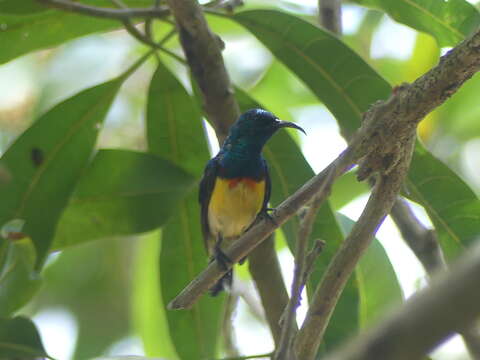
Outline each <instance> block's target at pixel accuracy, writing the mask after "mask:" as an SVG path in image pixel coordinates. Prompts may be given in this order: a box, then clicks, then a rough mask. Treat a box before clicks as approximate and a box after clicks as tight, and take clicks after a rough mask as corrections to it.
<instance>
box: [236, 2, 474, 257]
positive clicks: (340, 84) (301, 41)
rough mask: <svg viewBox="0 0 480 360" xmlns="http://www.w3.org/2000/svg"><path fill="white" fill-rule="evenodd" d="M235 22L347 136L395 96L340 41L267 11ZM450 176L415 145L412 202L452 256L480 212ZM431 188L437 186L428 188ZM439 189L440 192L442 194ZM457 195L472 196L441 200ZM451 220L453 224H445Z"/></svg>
mask: <svg viewBox="0 0 480 360" xmlns="http://www.w3.org/2000/svg"><path fill="white" fill-rule="evenodd" d="M233 19H234V20H236V21H238V22H240V23H241V24H243V25H244V26H245V27H247V28H248V29H249V30H250V31H252V33H253V34H254V35H255V36H256V37H257V38H258V39H259V40H260V41H262V42H263V43H264V44H265V45H266V46H267V47H268V48H269V49H270V51H272V53H273V54H274V55H275V56H276V57H277V58H278V59H279V60H280V61H282V62H283V63H284V64H286V65H287V66H288V67H289V68H290V70H292V71H293V72H294V73H295V74H296V75H297V76H298V77H299V78H300V79H301V80H303V81H304V82H305V84H306V85H307V86H308V87H309V88H310V89H311V90H312V91H313V93H314V94H315V95H317V97H318V98H319V99H320V100H322V101H323V102H324V104H325V105H326V106H327V107H328V109H329V110H330V111H331V112H332V113H333V114H334V115H335V116H336V118H337V121H338V122H339V124H340V127H341V128H342V130H343V132H344V133H346V134H351V133H352V132H353V131H354V130H355V129H356V128H358V126H359V125H360V123H361V117H362V113H363V112H365V111H366V110H367V109H368V107H369V105H370V104H371V103H373V102H374V101H376V100H380V99H385V98H387V97H388V96H389V94H390V92H391V87H390V85H389V84H388V83H387V82H386V81H385V80H384V79H383V78H382V77H381V76H380V75H378V74H377V73H376V72H375V71H374V70H373V69H371V68H370V67H369V66H368V65H367V64H366V63H365V62H364V61H363V60H362V59H361V58H360V57H359V56H358V55H356V54H355V53H354V52H353V51H352V50H351V49H349V48H348V47H347V46H346V45H344V44H343V43H342V42H341V40H339V39H337V38H335V37H333V36H331V35H329V34H328V33H326V32H325V31H324V30H322V29H320V28H317V27H316V26H314V25H312V24H310V23H307V22H305V21H303V20H301V19H299V18H296V17H294V16H292V15H288V14H285V13H281V12H277V11H268V10H258V11H246V12H243V13H239V14H236V15H235V16H233ZM324 54H329V56H325V55H324ZM346 78H348V79H352V80H350V81H348V80H346ZM357 83H358V84H357ZM354 84H357V85H358V87H357V86H353V85H354ZM359 91H360V92H362V93H363V95H361V94H359V93H358V92H359ZM329 92H330V93H329ZM447 170H448V169H447V168H446V167H445V165H443V164H442V163H441V162H440V161H439V160H437V159H435V158H434V157H433V156H432V155H431V154H429V153H428V151H427V150H426V149H424V148H423V146H422V145H421V144H420V143H417V145H416V149H415V153H414V156H413V159H412V167H411V171H410V172H409V175H408V181H407V184H408V188H409V190H410V192H411V194H412V197H413V198H414V200H415V201H417V202H418V203H419V204H421V205H422V206H424V207H425V209H426V210H427V212H428V214H429V216H430V217H431V218H432V220H433V221H434V223H435V225H436V228H437V231H438V232H439V233H441V238H442V247H443V248H444V249H445V251H446V252H447V254H451V255H453V253H454V251H452V249H454V248H459V246H465V245H468V244H469V243H470V242H471V240H472V239H473V238H472V234H474V233H476V234H479V233H480V222H479V221H476V220H472V221H468V220H467V219H469V218H471V219H477V218H478V216H479V214H480V212H479V211H478V207H477V205H476V204H477V201H478V200H477V199H476V197H475V196H474V195H473V192H472V191H471V190H470V189H469V188H468V186H467V185H466V184H465V183H464V182H463V181H462V180H461V179H460V178H459V177H458V176H456V175H455V174H454V173H453V172H452V171H450V170H449V171H447ZM433 182H435V183H436V184H435V186H424V184H428V183H432V184H433ZM439 188H441V192H438V189H439ZM459 189H463V190H462V191H465V192H468V193H469V194H470V195H469V196H468V197H464V196H460V198H459V199H460V200H459V201H454V202H452V201H450V202H448V201H443V200H442V199H443V198H440V196H443V195H446V194H447V193H448V194H457V191H459ZM471 195H472V196H473V197H472V196H471ZM452 196H454V195H452ZM455 196H456V195H455ZM436 199H437V200H436ZM466 199H468V201H467V200H466ZM445 208H448V212H447V211H446V210H445ZM452 214H454V219H455V221H452V219H447V218H446V216H447V215H448V216H450V217H451V216H452ZM467 225H468V226H467ZM467 229H468V230H467ZM455 244H457V245H455ZM460 244H462V245H460Z"/></svg>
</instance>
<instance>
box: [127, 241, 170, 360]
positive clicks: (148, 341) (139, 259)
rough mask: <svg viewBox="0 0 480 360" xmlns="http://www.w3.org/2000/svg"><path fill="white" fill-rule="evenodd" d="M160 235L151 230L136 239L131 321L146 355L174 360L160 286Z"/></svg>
mask: <svg viewBox="0 0 480 360" xmlns="http://www.w3.org/2000/svg"><path fill="white" fill-rule="evenodd" d="M160 236H161V235H160V231H153V232H151V233H148V234H146V235H145V236H142V237H141V238H140V239H138V241H139V243H138V247H137V251H136V254H135V264H134V275H133V277H134V278H133V279H134V280H133V282H132V286H133V290H132V312H133V324H134V327H135V330H136V332H137V334H138V335H139V336H140V338H141V339H142V342H143V348H144V350H145V354H146V355H148V356H160V357H163V358H165V359H176V358H178V356H177V354H176V352H175V348H174V347H173V344H172V340H171V337H170V332H169V329H168V323H167V315H166V311H167V310H166V308H165V304H164V303H163V300H162V295H161V289H160V272H159V270H160V269H159V266H158V261H159V256H160V245H161V242H160V240H161V239H160Z"/></svg>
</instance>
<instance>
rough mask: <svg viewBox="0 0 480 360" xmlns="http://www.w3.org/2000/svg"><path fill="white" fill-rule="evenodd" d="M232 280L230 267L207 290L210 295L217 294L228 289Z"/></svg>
mask: <svg viewBox="0 0 480 360" xmlns="http://www.w3.org/2000/svg"><path fill="white" fill-rule="evenodd" d="M232 281H233V270H232V269H230V270H228V272H227V273H226V274H225V275H223V277H222V278H221V279H220V280H218V281H217V283H216V284H215V285H213V286H212V287H211V288H210V290H209V292H210V295H212V296H217V295H218V294H219V293H220V292H222V290H225V289H228V290H230V289H231V288H232Z"/></svg>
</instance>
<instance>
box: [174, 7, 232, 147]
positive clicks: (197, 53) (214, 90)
mask: <svg viewBox="0 0 480 360" xmlns="http://www.w3.org/2000/svg"><path fill="white" fill-rule="evenodd" d="M168 4H169V6H170V9H171V10H172V13H173V16H174V17H175V21H176V23H177V28H178V33H179V35H180V41H181V44H182V47H183V50H184V52H185V56H186V58H187V61H188V64H189V66H190V69H191V70H192V74H193V77H194V78H195V80H196V82H197V84H198V85H199V87H200V90H201V92H202V95H203V105H204V110H205V112H206V113H207V116H208V118H209V119H210V120H211V121H212V122H213V125H214V127H215V130H216V133H217V137H218V138H219V140H220V142H223V140H224V139H225V137H226V136H227V134H228V129H229V128H230V126H231V125H232V124H233V123H234V122H235V120H236V119H237V118H238V116H239V115H240V110H239V108H238V104H237V102H236V100H235V97H234V94H233V90H232V87H231V84H230V79H229V77H228V74H227V71H226V69H225V64H224V62H223V57H222V54H221V47H222V42H221V40H220V38H219V37H218V36H217V35H215V34H213V33H212V31H211V30H210V28H209V27H208V24H207V22H206V20H205V17H204V16H203V12H202V9H201V7H200V5H199V4H198V2H197V1H196V0H168Z"/></svg>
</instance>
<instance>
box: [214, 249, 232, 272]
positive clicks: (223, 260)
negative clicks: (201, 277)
mask: <svg viewBox="0 0 480 360" xmlns="http://www.w3.org/2000/svg"><path fill="white" fill-rule="evenodd" d="M213 258H214V259H215V260H217V263H218V266H219V267H220V268H221V269H222V270H225V271H226V270H228V269H229V268H230V267H231V265H232V264H233V261H232V259H230V258H229V257H228V256H227V255H226V254H225V253H224V252H223V250H222V249H221V248H220V246H218V245H216V246H215V253H214V255H213Z"/></svg>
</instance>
